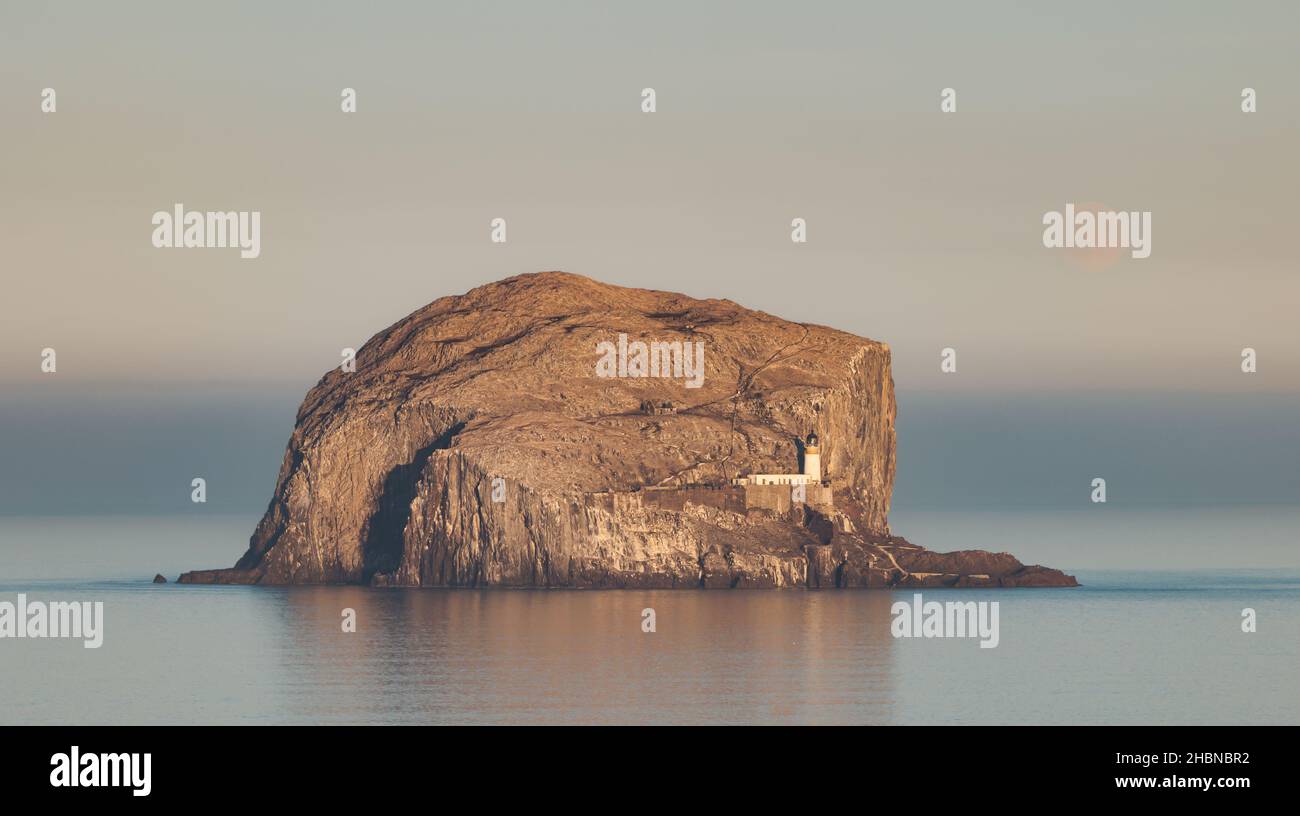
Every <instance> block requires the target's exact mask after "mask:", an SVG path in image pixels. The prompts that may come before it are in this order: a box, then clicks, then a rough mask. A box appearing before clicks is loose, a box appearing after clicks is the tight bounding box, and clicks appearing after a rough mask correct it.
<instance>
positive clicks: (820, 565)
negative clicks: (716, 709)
mask: <svg viewBox="0 0 1300 816" xmlns="http://www.w3.org/2000/svg"><path fill="white" fill-rule="evenodd" d="M346 368H351V367H350V366H349V367H346ZM894 419H895V405H894V384H893V377H892V375H891V373H890V352H889V347H888V346H887V345H886V344H884V343H881V342H878V341H875V340H868V339H866V338H862V337H857V336H855V335H852V334H849V333H847V332H842V331H837V330H835V329H831V328H827V327H824V326H815V325H809V324H801V323H792V322H789V321H786V320H782V319H780V318H777V317H773V316H772V315H769V314H765V313H762V312H757V311H752V310H749V309H745V308H743V307H741V306H739V305H737V304H735V303H733V302H731V301H729V300H697V299H694V298H691V297H687V296H685V295H680V294H674V293H670V292H658V291H650V290H645V289H630V288H623V287H619V286H611V285H608V284H604V283H600V282H597V281H594V280H591V279H589V278H585V277H581V276H578V275H572V274H568V273H564V272H544V273H538V274H530V275H520V276H517V277H513V278H509V279H507V280H503V281H499V282H496V283H492V284H488V285H486V286H481V287H479V288H477V289H474V290H472V291H470V292H468V293H466V294H464V295H460V296H455V297H445V298H441V299H439V300H436V301H434V302H433V303H431V304H429V305H428V306H425V307H424V308H422V309H420V310H418V311H416V312H415V313H413V314H411V315H410V316H408V317H407V318H405V319H403V320H401V321H400V322H398V323H396V324H395V325H393V326H391V327H389V328H388V329H386V330H384V331H383V332H381V333H379V334H377V335H376V336H375V337H373V338H371V339H370V341H369V342H367V343H366V344H365V345H364V346H363V347H362V348H361V349H360V350H359V351H358V352H357V355H356V360H355V370H345V367H340V368H339V369H335V370H333V371H331V372H330V373H328V374H326V375H325V376H324V377H323V378H322V379H321V381H320V382H319V383H318V384H317V385H316V386H315V387H314V388H312V389H311V391H310V392H308V394H307V396H306V398H305V399H304V400H303V403H302V406H301V407H300V408H299V410H298V417H297V422H296V425H295V427H294V431H293V435H292V436H291V438H290V440H289V444H288V448H287V450H286V451H285V455H284V462H283V464H282V465H281V467H280V474H279V478H278V481H277V483H276V488H275V493H274V496H273V497H272V499H271V502H270V506H269V507H268V508H267V511H266V514H265V516H264V517H263V518H262V520H261V522H260V523H259V524H258V526H257V529H256V531H255V532H254V533H253V536H252V539H251V541H250V543H249V547H248V551H247V552H245V553H244V555H243V557H241V558H240V559H239V561H238V562H237V563H236V564H235V566H234V567H232V568H230V569H219V570H199V571H194V572H188V573H185V574H184V575H182V576H181V577H180V583H189V584H194V583H254V584H257V583H260V584H315V583H360V584H371V585H377V586H410V587H415V586H461V587H485V586H500V587H572V588H584V587H585V588H706V589H712V588H779V587H800V588H802V587H807V588H846V587H882V588H884V587H899V588H911V587H1057V586H1075V585H1076V582H1075V579H1074V578H1073V577H1072V576H1069V575H1065V574H1064V573H1062V572H1060V571H1059V570H1055V569H1049V568H1046V567H1040V566H1025V565H1024V564H1022V563H1020V562H1019V561H1018V560H1016V558H1014V557H1013V556H1011V555H1009V554H1007V553H988V552H982V551H976V550H966V551H959V552H950V553H937V552H931V551H928V550H926V549H923V548H921V547H919V546H916V545H914V544H910V543H908V542H907V541H906V540H905V539H903V538H899V537H897V536H894V535H892V533H891V531H890V528H889V521H888V513H889V502H890V494H891V491H892V489H893V482H894V466H895V445H896V440H895V434H894Z"/></svg>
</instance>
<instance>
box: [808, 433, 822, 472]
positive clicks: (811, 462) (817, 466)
mask: <svg viewBox="0 0 1300 816" xmlns="http://www.w3.org/2000/svg"><path fill="white" fill-rule="evenodd" d="M817 442H818V439H817V432H816V431H813V432H812V433H810V434H808V441H807V442H806V443H804V449H803V474H804V475H805V476H807V477H808V482H809V484H821V481H822V453H821V449H820V448H819V447H818V446H817Z"/></svg>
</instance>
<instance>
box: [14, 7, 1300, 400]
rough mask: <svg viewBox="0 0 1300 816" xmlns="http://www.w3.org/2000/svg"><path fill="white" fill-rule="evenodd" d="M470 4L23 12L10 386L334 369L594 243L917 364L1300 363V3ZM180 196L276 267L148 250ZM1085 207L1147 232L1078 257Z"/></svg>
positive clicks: (598, 268)
mask: <svg viewBox="0 0 1300 816" xmlns="http://www.w3.org/2000/svg"><path fill="white" fill-rule="evenodd" d="M437 5H438V7H437V8H435V7H434V4H415V3H412V4H396V3H365V4H357V3H346V4H334V3H311V4H295V5H294V8H293V10H292V11H290V10H288V9H285V8H280V7H278V6H276V5H275V4H266V3H246V4H241V3H229V2H223V3H220V4H216V5H210V6H207V7H204V6H197V5H195V6H184V7H181V6H177V5H175V4H171V3H155V4H150V3H132V4H125V5H123V4H93V3H77V4H59V5H55V6H53V7H52V8H47V6H46V4H44V3H24V2H7V3H5V4H4V8H3V10H2V11H0V75H3V77H4V80H3V82H0V115H2V116H3V125H4V134H5V136H4V142H5V144H4V150H3V152H2V154H0V188H2V189H3V190H4V191H5V195H4V196H3V199H2V200H0V223H2V228H3V230H4V234H3V240H4V247H5V260H4V264H3V266H4V270H5V271H4V292H5V297H4V298H3V300H2V301H0V313H2V315H3V319H0V341H2V343H0V383H8V384H14V383H17V382H23V381H28V382H31V381H39V379H40V377H41V375H40V373H39V362H40V360H39V353H40V350H41V349H42V348H44V347H46V346H50V347H54V348H55V349H56V350H57V352H58V354H59V372H58V374H57V376H58V377H59V378H60V379H61V380H72V381H81V382H91V381H119V382H120V381H123V380H125V381H132V382H151V381H164V382H176V381H220V382H229V381H267V380H272V381H284V380H285V379H286V378H287V379H289V380H292V381H294V382H298V383H310V382H312V381H314V380H315V379H316V378H317V377H318V376H319V375H320V374H321V373H322V372H323V371H324V370H326V369H328V368H330V367H332V366H334V365H336V364H337V362H338V355H339V349H340V348H342V347H344V346H359V345H360V343H362V342H363V341H364V340H365V339H367V338H368V337H370V336H371V335H372V334H373V333H375V332H377V331H379V330H381V329H382V328H384V327H385V326H387V325H389V324H390V323H392V322H393V321H395V320H397V319H399V318H400V317H402V316H404V315H405V314H407V313H409V312H410V311H412V310H414V309H415V308H417V307H419V306H420V305H422V304H424V303H427V302H429V301H431V300H433V299H435V298H437V297H439V296H442V295H446V294H454V293H459V292H463V291H465V290H467V289H469V288H471V287H473V286H475V285H478V284H481V283H484V282H487V281H490V280H495V279H499V278H502V277H506V276H508V275H512V274H516V273H519V272H526V271H538V270H545V269H565V270H569V271H574V272H579V273H583V274H587V275H590V276H592V277H596V278H599V279H602V280H606V281H610V282H614V283H620V284H629V285H636V286H643V287H652V288H663V289H671V290H678V291H685V292H687V293H689V294H692V295H697V296H716V297H729V298H732V299H734V300H737V301H738V302H740V303H742V304H744V305H747V306H751V307H755V308H759V309H763V310H766V311H771V312H773V313H776V314H780V315H782V316H784V317H787V318H791V319H795V320H802V321H811V322H817V323H823V324H828V325H832V326H836V327H839V328H843V329H847V330H850V331H854V332H857V333H860V334H864V335H867V336H870V337H873V338H878V339H882V340H885V341H887V342H889V343H890V344H891V345H892V347H893V348H894V351H895V361H896V377H897V380H898V384H899V387H900V389H914V388H923V389H944V390H954V391H980V390H988V389H1007V388H1022V389H1029V390H1046V389H1052V390H1093V389H1108V388H1114V389H1132V388H1137V389H1161V390H1188V389H1191V390H1217V391H1224V392H1229V393H1237V392H1242V391H1289V392H1296V391H1300V343H1297V328H1296V322H1297V320H1296V306H1297V303H1300V282H1298V281H1297V270H1296V263H1295V253H1294V238H1293V236H1294V234H1295V227H1294V225H1293V224H1292V223H1291V221H1290V219H1291V217H1292V214H1293V213H1294V211H1295V207H1294V195H1295V190H1296V189H1297V181H1298V180H1300V179H1298V178H1297V176H1298V175H1300V174H1298V173H1297V166H1298V165H1297V161H1296V157H1295V145H1296V144H1297V143H1300V95H1298V94H1297V88H1296V77H1297V76H1300V49H1297V48H1296V42H1295V37H1296V34H1297V32H1300V7H1297V6H1296V4H1294V3H1289V2H1287V3H1283V2H1279V3H1258V4H1249V5H1248V6H1246V7H1242V6H1236V5H1230V4H1223V5H1222V6H1219V7H1211V6H1209V5H1202V4H1198V5H1197V6H1196V9H1195V12H1194V13H1191V10H1190V8H1189V6H1188V5H1187V4H1185V3H1167V4H1166V3H1142V4H1133V3H1129V2H1117V3H1095V4H1091V5H1089V6H1087V7H1086V8H1085V7H1074V8H1072V9H1071V10H1070V11H1068V12H1067V11H1063V10H1057V11H1052V12H1048V11H1046V10H1045V9H1044V8H1043V7H1042V6H1043V5H1044V4H1036V3H979V4H950V7H949V8H947V9H945V10H943V11H939V10H937V7H932V6H929V5H926V6H924V7H922V6H920V5H916V4H914V5H915V7H914V8H907V9H900V8H868V7H867V5H866V4H862V3H831V4H811V6H810V7H804V6H803V5H802V4H800V5H797V6H792V5H790V4H776V3H766V4H760V3H738V4H701V3H695V2H692V3H656V4H631V3H627V4H598V3H590V4H556V3H547V4H501V3H494V4H468V3H467V4H462V5H459V6H457V7H454V8H451V9H447V8H443V7H442V5H443V4H437ZM891 5H894V4H891ZM898 5H901V4H898ZM1175 12H1177V13H1175ZM1246 86H1249V87H1253V88H1255V89H1256V90H1257V92H1258V95H1259V103H1258V104H1259V111H1258V112H1257V113H1255V114H1243V113H1242V112H1241V111H1240V93H1241V89H1242V88H1243V87H1246ZM45 87H52V88H54V89H55V90H56V92H57V94H58V97H57V100H58V112H57V113H56V114H53V115H50V114H43V113H41V111H40V93H41V90H42V89H43V88H45ZM343 87H353V88H355V89H356V90H357V93H358V108H359V110H358V112H357V113H356V114H350V115H345V114H343V113H341V112H340V110H339V102H340V98H339V94H340V89H342V88H343ZM644 87H653V88H655V89H656V91H657V94H658V112H657V113H654V114H643V113H641V112H640V101H641V99H640V91H641V89H642V88H644ZM944 87H953V88H955V89H956V91H957V94H958V97H957V99H958V112H957V113H956V114H947V115H945V114H941V113H940V112H939V110H938V105H939V93H940V90H941V89H942V88H944ZM176 202H182V203H184V204H186V205H187V206H188V207H191V208H195V209H205V210H206V209H234V210H259V211H261V212H262V244H263V250H262V255H261V257H260V258H259V259H257V260H241V259H240V258H239V257H238V253H237V252H235V251H227V250H167V249H155V248H153V247H152V246H151V244H150V235H151V231H152V227H151V225H150V217H151V215H152V213H153V212H154V211H156V210H160V209H161V210H169V209H170V208H171V207H172V205H173V204H174V203H176ZM1067 202H1077V203H1080V204H1083V203H1087V202H1096V203H1103V204H1105V205H1106V206H1107V207H1113V208H1117V209H1127V210H1150V211H1151V212H1152V220H1153V252H1152V255H1151V257H1150V258H1149V259H1146V260H1133V259H1129V258H1127V257H1125V258H1123V259H1121V260H1119V261H1117V262H1116V263H1114V264H1113V265H1112V266H1110V267H1106V268H1091V267H1087V266H1083V265H1081V264H1079V263H1077V262H1076V261H1074V260H1072V259H1071V257H1070V256H1069V255H1068V254H1067V253H1066V252H1065V251H1063V250H1047V249H1044V248H1043V246H1042V243H1041V236H1042V225H1041V220H1042V216H1043V213H1044V212H1046V211H1048V210H1059V209H1062V208H1063V207H1064V205H1065V204H1066V203H1067ZM497 216H500V217H504V218H506V219H507V220H508V224H509V242H508V243H507V244H506V245H504V246H502V245H494V244H492V243H490V242H489V240H488V233H489V230H488V223H489V221H490V220H491V219H492V218H494V217H497ZM794 217H803V218H805V219H807V221H808V229H809V242H808V243H807V244H805V245H794V244H792V243H791V241H790V239H789V233H790V221H791V219H792V218H794ZM1247 345H1249V346H1253V347H1255V348H1256V349H1257V350H1258V353H1259V360H1260V363H1259V367H1260V370H1259V372H1258V373H1257V374H1256V375H1254V376H1250V377H1245V376H1242V375H1241V374H1240V372H1239V370H1238V362H1239V355H1240V351H1241V348H1242V347H1243V346H1247ZM945 346H951V347H954V348H956V349H957V351H958V360H959V366H958V374H957V375H956V376H941V375H940V373H939V368H938V355H939V350H940V349H942V348H943V347H945Z"/></svg>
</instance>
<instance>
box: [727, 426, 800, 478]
mask: <svg viewBox="0 0 1300 816" xmlns="http://www.w3.org/2000/svg"><path fill="white" fill-rule="evenodd" d="M731 481H732V484H737V485H746V484H753V485H797V484H801V485H817V484H821V482H822V456H821V449H820V447H819V446H818V439H817V433H816V432H815V431H814V432H813V433H810V434H808V441H807V442H806V443H805V444H804V449H803V473H753V474H750V475H749V476H741V477H740V478H738V479H732V480H731Z"/></svg>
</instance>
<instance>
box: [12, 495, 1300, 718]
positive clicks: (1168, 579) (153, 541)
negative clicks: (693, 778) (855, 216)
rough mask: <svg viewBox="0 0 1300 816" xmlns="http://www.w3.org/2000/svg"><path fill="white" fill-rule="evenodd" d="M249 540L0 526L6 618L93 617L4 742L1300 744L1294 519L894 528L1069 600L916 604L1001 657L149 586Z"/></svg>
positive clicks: (735, 604)
mask: <svg viewBox="0 0 1300 816" xmlns="http://www.w3.org/2000/svg"><path fill="white" fill-rule="evenodd" d="M255 520H256V519H255V518H251V517H246V516H230V517H226V516H193V517H183V516H160V517H147V518H131V517H95V518H88V517H83V518H18V517H9V518H2V517H0V601H9V602H14V601H15V600H16V596H17V594H18V593H25V594H26V595H27V596H28V598H29V599H31V600H59V601H76V600H87V601H102V602H103V603H104V608H105V612H104V617H105V619H104V643H103V646H102V647H101V648H99V649H86V648H84V647H83V646H82V643H81V641H79V640H31V639H8V638H6V639H0V724H2V725H10V724H27V723H38V724H39V723H54V724H109V723H127V724H144V723H163V724H167V723H170V724H186V723H231V724H274V723H363V724H364V723H376V724H379V723H383V724H396V723H413V724H414V723H439V724H440V723H510V724H522V723H575V724H576V723H600V724H616V723H653V724H677V723H681V724H722V723H759V724H767V723H774V724H779V723H833V724H848V723H861V724H961V723H1031V724H1035V723H1078V724H1120V723H1171V724H1193V723H1225V724H1226V723H1288V724H1300V565H1298V563H1300V559H1297V558H1296V557H1295V553H1296V547H1297V533H1298V532H1300V510H1297V509H1296V508H1292V507H1282V508H1272V509H1262V510H1261V509H1230V510H1224V511H1216V512H1198V511H1179V510H1161V511H1150V512H1136V511H1133V512H1129V513H1128V514H1127V515H1126V514H1125V513H1123V512H1114V513H1107V514H1104V515H1103V514H1097V513H1093V514H1077V513H1070V512H1037V513H1010V514H1007V513H1001V514H996V513H955V512H945V513H920V512H918V513H912V514H902V517H900V516H899V514H896V515H895V517H894V518H893V524H894V528H895V530H896V532H899V533H901V534H904V535H907V536H908V537H909V538H911V539H912V540H914V541H915V542H916V543H919V544H923V545H924V546H927V547H930V548H932V549H938V550H953V549H964V548H974V547H978V548H988V549H995V550H1010V551H1011V552H1013V553H1015V554H1017V555H1018V556H1019V557H1021V558H1022V560H1024V561H1026V562H1027V563H1032V562H1041V563H1046V564H1049V565H1051V566H1057V567H1061V568H1063V569H1066V570H1067V571H1069V572H1072V573H1073V574H1075V575H1076V576H1077V577H1078V578H1079V580H1080V582H1082V584H1083V586H1081V587H1079V588H1077V589H1041V590H1039V589H1016V590H927V591H925V592H923V595H924V598H925V600H927V601H928V600H939V601H947V600H976V601H998V602H999V605H1000V606H999V610H1000V613H999V621H1000V638H999V644H998V646H997V647H996V648H992V649H981V648H979V644H978V641H977V640H975V639H910V640H909V639H896V638H894V637H892V636H891V634H890V622H891V615H890V607H891V604H892V603H893V602H895V601H897V600H909V601H910V600H911V599H912V596H913V594H914V592H912V591H897V592H891V591H852V592H836V591H822V592H816V591H710V592H705V591H676V592H673V591H558V590H551V591H545V590H541V591H538V590H445V589H370V588H361V587H294V588H272V587H217V586H180V585H177V584H175V583H168V584H160V585H155V584H152V583H150V580H151V579H152V578H153V575H154V573H155V572H162V573H164V574H165V575H166V576H167V578H168V579H169V580H172V581H174V579H175V578H176V575H177V574H178V573H179V572H181V571H183V570H186V569H192V568H201V567H213V566H228V565H229V564H231V563H233V562H234V560H235V558H236V557H238V555H239V554H240V553H241V552H242V551H243V548H244V547H245V546H246V542H247V537H248V535H249V533H250V532H251V530H252V527H253V524H254V522H255ZM1152 553H1155V555H1153V554H1152ZM1179 553H1182V554H1184V555H1185V557H1182V556H1180V555H1179ZM1143 554H1145V555H1143ZM1143 558H1148V559H1151V560H1153V561H1157V562H1160V563H1163V564H1165V565H1166V566H1164V567H1160V568H1149V567H1142V566H1140V565H1141V564H1142V563H1143ZM1215 558H1219V559H1220V563H1221V564H1222V565H1223V566H1221V567H1217V568H1216V567H1210V566H1205V565H1204V564H1205V563H1206V562H1207V561H1209V562H1211V563H1212V562H1213V559H1215ZM1107 563H1112V564H1120V565H1122V566H1120V567H1119V568H1109V569H1108V568H1104V567H1105V564H1107ZM1183 564H1197V565H1198V566H1197V567H1196V568H1190V569H1182V568H1174V567H1179V566H1181V565H1183ZM1241 564H1246V565H1248V566H1246V567H1244V568H1243V567H1240V566H1233V565H1241ZM1245 608H1251V609H1254V610H1255V612H1256V615H1257V621H1258V623H1257V627H1258V631H1256V632H1254V633H1245V632H1243V631H1242V628H1241V620H1242V610H1243V609H1245ZM345 609H352V610H355V613H356V620H357V631H356V632H355V633H347V632H344V631H342V626H341V623H342V613H343V610H345ZM646 609H653V610H654V613H655V629H656V631H654V632H653V633H646V632H643V631H642V620H643V611H644V610H646Z"/></svg>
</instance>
